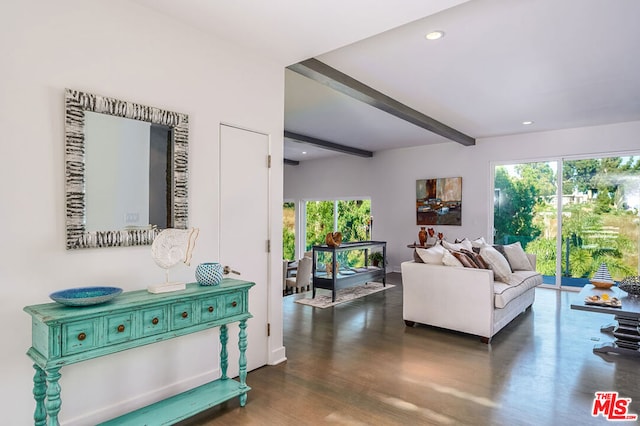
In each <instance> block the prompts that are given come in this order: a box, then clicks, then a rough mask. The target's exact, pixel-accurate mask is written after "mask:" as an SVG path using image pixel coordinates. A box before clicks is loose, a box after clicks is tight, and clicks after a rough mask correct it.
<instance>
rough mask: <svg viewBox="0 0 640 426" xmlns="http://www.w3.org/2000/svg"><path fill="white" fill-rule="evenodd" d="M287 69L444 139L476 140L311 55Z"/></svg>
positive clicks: (467, 142)
mask: <svg viewBox="0 0 640 426" xmlns="http://www.w3.org/2000/svg"><path fill="white" fill-rule="evenodd" d="M288 68H289V69H290V70H292V71H295V72H297V73H298V74H302V75H304V76H305V77H308V78H310V79H312V80H315V81H317V82H318V83H321V84H324V85H325V86H329V87H331V88H332V89H334V90H337V91H339V92H342V93H344V94H345V95H348V96H351V97H352V98H354V99H358V100H359V101H362V102H364V103H366V104H368V105H371V106H373V107H375V108H378V109H381V110H382V111H385V112H387V113H389V114H391V115H394V116H396V117H398V118H401V119H403V120H405V121H408V122H409V123H412V124H415V125H416V126H419V127H422V128H423V129H427V130H429V131H430V132H433V133H435V134H438V135H440V136H443V137H445V138H447V139H451V140H452V141H455V142H458V143H460V144H462V145H465V146H471V145H475V144H476V140H475V139H474V138H472V137H471V136H468V135H465V134H464V133H462V132H459V131H458V130H456V129H454V128H451V127H449V126H447V125H446V124H443V123H441V122H439V121H437V120H435V119H433V118H431V117H429V116H427V115H425V114H423V113H421V112H419V111H416V110H415V109H413V108H410V107H408V106H407V105H405V104H403V103H400V102H398V101H396V100H395V99H393V98H390V97H389V96H387V95H385V94H383V93H381V92H378V91H377V90H375V89H373V88H372V87H369V86H367V85H366V84H364V83H361V82H360V81H358V80H356V79H354V78H352V77H350V76H348V75H347V74H344V73H342V72H340V71H338V70H337V69H335V68H332V67H330V66H329V65H327V64H325V63H324V62H321V61H319V60H317V59H315V58H311V59H307V60H306V61H302V62H299V63H297V64H293V65H290V66H289V67H288Z"/></svg>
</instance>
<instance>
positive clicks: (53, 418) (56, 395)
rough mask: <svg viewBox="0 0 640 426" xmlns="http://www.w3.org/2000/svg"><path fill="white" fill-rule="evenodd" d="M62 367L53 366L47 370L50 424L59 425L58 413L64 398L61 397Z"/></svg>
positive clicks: (47, 404)
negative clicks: (59, 382) (59, 381)
mask: <svg viewBox="0 0 640 426" xmlns="http://www.w3.org/2000/svg"><path fill="white" fill-rule="evenodd" d="M60 376H61V374H60V368H52V369H51V370H47V402H46V403H45V406H46V407H47V415H48V416H49V423H48V426H59V424H60V423H58V413H59V412H60V406H61V405H62V400H61V399H60V385H59V384H58V380H60Z"/></svg>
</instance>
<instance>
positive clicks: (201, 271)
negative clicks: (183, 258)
mask: <svg viewBox="0 0 640 426" xmlns="http://www.w3.org/2000/svg"><path fill="white" fill-rule="evenodd" d="M223 276H224V273H223V268H222V265H221V264H219V263H218V262H209V263H201V264H199V265H198V266H197V267H196V280H197V281H198V284H200V285H218V284H220V282H221V281H222V278H223Z"/></svg>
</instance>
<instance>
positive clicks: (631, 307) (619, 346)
mask: <svg viewBox="0 0 640 426" xmlns="http://www.w3.org/2000/svg"><path fill="white" fill-rule="evenodd" d="M605 293H606V294H608V295H609V296H610V297H617V298H618V299H620V301H621V302H622V306H621V307H620V308H613V307H609V306H598V305H587V304H585V302H584V301H585V299H586V298H587V297H588V296H593V295H599V296H601V295H602V294H605ZM576 297H577V299H576V302H575V303H572V304H571V309H577V310H581V311H590V312H600V313H605V314H612V315H614V319H615V321H616V323H615V324H614V326H613V327H611V326H604V327H603V328H602V329H601V330H602V331H613V335H614V337H615V338H616V340H615V341H614V342H608V343H601V344H599V345H596V346H595V347H594V348H593V352H595V353H602V354H607V353H617V354H625V355H632V356H640V297H636V296H632V295H629V294H627V293H626V292H624V291H622V290H620V289H619V288H618V287H615V286H614V287H611V288H610V289H600V288H595V287H594V286H593V285H592V284H587V285H585V286H584V288H583V289H582V290H581V291H580V293H579V294H578V296H576Z"/></svg>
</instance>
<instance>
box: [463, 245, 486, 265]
mask: <svg viewBox="0 0 640 426" xmlns="http://www.w3.org/2000/svg"><path fill="white" fill-rule="evenodd" d="M462 253H464V254H466V255H467V257H469V258H470V259H471V260H472V261H473V263H475V264H476V267H478V268H480V269H489V265H487V263H486V262H485V261H484V259H483V258H482V256H480V255H479V254H478V253H476V252H473V251H469V250H465V249H462Z"/></svg>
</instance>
